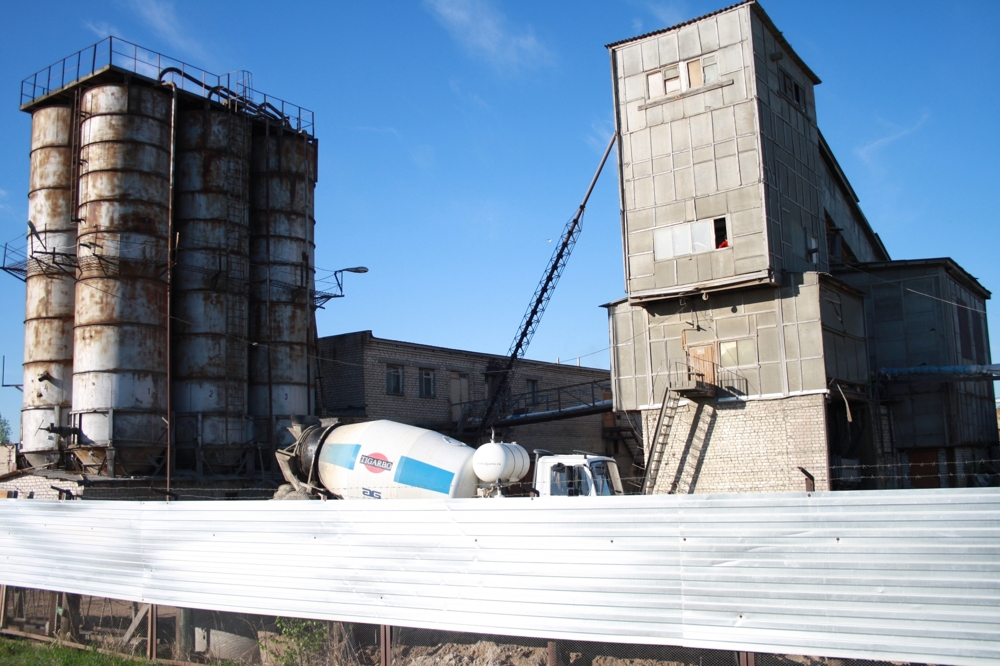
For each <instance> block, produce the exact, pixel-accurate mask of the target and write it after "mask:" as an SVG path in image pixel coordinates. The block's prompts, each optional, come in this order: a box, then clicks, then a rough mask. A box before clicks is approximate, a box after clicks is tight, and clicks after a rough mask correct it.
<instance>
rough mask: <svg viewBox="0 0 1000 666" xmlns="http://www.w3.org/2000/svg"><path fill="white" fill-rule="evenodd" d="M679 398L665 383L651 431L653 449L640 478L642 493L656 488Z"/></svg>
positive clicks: (648, 492)
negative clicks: (661, 399)
mask: <svg viewBox="0 0 1000 666" xmlns="http://www.w3.org/2000/svg"><path fill="white" fill-rule="evenodd" d="M680 400H681V397H680V395H679V394H678V393H677V392H676V391H673V390H671V388H670V386H669V385H667V390H666V391H664V393H663V401H662V403H661V404H660V414H659V416H658V417H657V418H656V428H655V430H654V431H653V449H652V451H651V452H650V454H649V464H648V465H647V466H646V476H645V477H644V478H643V480H642V494H643V495H651V494H652V493H653V491H654V490H655V489H656V478H657V477H658V476H659V474H660V466H661V465H662V463H663V454H664V452H665V451H666V450H667V442H668V441H669V440H670V431H671V429H672V428H673V425H674V417H675V416H676V415H677V407H678V405H680Z"/></svg>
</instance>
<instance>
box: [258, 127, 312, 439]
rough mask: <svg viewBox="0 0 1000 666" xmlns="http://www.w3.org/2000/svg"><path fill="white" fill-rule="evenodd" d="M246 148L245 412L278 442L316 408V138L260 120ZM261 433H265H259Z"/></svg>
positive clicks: (260, 430) (259, 428) (270, 437)
mask: <svg viewBox="0 0 1000 666" xmlns="http://www.w3.org/2000/svg"><path fill="white" fill-rule="evenodd" d="M261 129H263V130H264V131H263V132H262V133H261V134H258V135H257V136H255V137H254V139H253V150H252V154H251V164H252V169H251V196H250V201H251V213H250V216H251V237H250V263H251V271H250V284H251V289H250V339H251V341H252V342H253V343H256V345H252V346H251V347H250V386H249V388H250V404H249V407H250V414H251V415H252V416H253V417H254V420H255V422H257V423H258V424H259V427H258V437H259V438H261V439H264V441H270V442H271V443H280V441H281V439H282V438H283V437H284V426H286V425H288V423H289V420H290V417H292V416H298V415H308V414H313V413H314V407H315V405H314V401H315V397H314V391H313V382H314V377H313V370H312V368H313V366H314V364H313V363H312V362H311V358H312V352H313V347H312V341H313V308H312V304H313V294H314V291H315V265H314V255H315V245H314V242H313V227H314V225H315V213H314V202H313V196H314V189H315V187H316V158H317V143H316V140H315V139H314V138H313V137H310V136H308V135H307V134H305V133H301V132H290V131H287V130H285V129H283V128H281V127H274V126H272V125H270V124H265V126H264V128H261ZM264 435H266V437H263V436H264Z"/></svg>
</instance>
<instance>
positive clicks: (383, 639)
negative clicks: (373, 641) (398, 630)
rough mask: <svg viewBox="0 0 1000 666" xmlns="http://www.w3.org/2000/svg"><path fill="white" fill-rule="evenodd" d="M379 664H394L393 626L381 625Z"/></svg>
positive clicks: (389, 665)
mask: <svg viewBox="0 0 1000 666" xmlns="http://www.w3.org/2000/svg"><path fill="white" fill-rule="evenodd" d="M379 645H380V649H379V666H392V626H391V625H388V624H383V625H382V626H381V627H379Z"/></svg>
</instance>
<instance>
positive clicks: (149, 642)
mask: <svg viewBox="0 0 1000 666" xmlns="http://www.w3.org/2000/svg"><path fill="white" fill-rule="evenodd" d="M146 659H148V660H149V661H154V660H155V659H156V604H150V605H149V614H148V615H147V616H146Z"/></svg>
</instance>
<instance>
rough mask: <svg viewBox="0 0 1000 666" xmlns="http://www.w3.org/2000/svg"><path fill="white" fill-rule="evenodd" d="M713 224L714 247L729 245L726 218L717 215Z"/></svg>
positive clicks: (720, 247) (719, 248) (719, 247)
mask: <svg viewBox="0 0 1000 666" xmlns="http://www.w3.org/2000/svg"><path fill="white" fill-rule="evenodd" d="M713 224H714V226H715V249H717V250H721V249H722V248H724V247H729V232H728V231H727V230H726V218H724V217H719V218H716V219H715V222H714V223H713Z"/></svg>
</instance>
